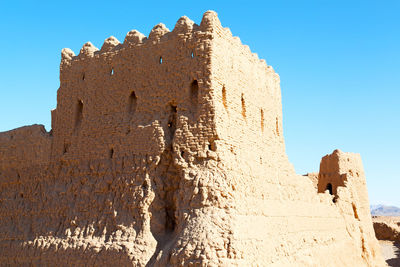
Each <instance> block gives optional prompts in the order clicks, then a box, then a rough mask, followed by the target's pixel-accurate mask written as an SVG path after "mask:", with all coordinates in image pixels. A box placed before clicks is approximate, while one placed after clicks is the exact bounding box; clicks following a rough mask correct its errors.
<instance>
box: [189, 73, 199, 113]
mask: <svg viewBox="0 0 400 267" xmlns="http://www.w3.org/2000/svg"><path fill="white" fill-rule="evenodd" d="M198 97H199V83H198V82H197V80H194V81H193V82H192V84H191V86H190V102H191V104H192V107H193V109H194V111H196V110H197V104H198Z"/></svg>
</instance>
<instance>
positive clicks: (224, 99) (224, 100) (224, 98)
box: [222, 85, 228, 109]
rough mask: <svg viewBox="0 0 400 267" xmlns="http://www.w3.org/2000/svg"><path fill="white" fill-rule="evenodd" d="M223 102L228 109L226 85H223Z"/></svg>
mask: <svg viewBox="0 0 400 267" xmlns="http://www.w3.org/2000/svg"><path fill="white" fill-rule="evenodd" d="M222 104H223V105H224V107H225V109H228V104H227V103H226V89H225V85H224V86H223V87H222Z"/></svg>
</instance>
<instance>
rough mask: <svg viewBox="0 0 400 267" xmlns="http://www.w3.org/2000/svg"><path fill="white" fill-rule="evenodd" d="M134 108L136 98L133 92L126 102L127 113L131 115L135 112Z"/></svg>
mask: <svg viewBox="0 0 400 267" xmlns="http://www.w3.org/2000/svg"><path fill="white" fill-rule="evenodd" d="M136 106H137V97H136V94H135V92H134V91H132V93H131V94H130V95H129V100H128V113H129V114H131V115H133V114H134V113H135V111H136Z"/></svg>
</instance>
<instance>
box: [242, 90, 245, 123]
mask: <svg viewBox="0 0 400 267" xmlns="http://www.w3.org/2000/svg"><path fill="white" fill-rule="evenodd" d="M241 101H242V116H243V118H244V119H246V102H245V100H244V95H243V94H242V97H241Z"/></svg>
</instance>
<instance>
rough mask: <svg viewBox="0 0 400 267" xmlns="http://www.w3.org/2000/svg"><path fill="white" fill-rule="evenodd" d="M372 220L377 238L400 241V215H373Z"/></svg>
mask: <svg viewBox="0 0 400 267" xmlns="http://www.w3.org/2000/svg"><path fill="white" fill-rule="evenodd" d="M372 222H373V223H374V230H375V235H376V238H377V239H379V240H390V241H400V217H390V216H373V217H372Z"/></svg>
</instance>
